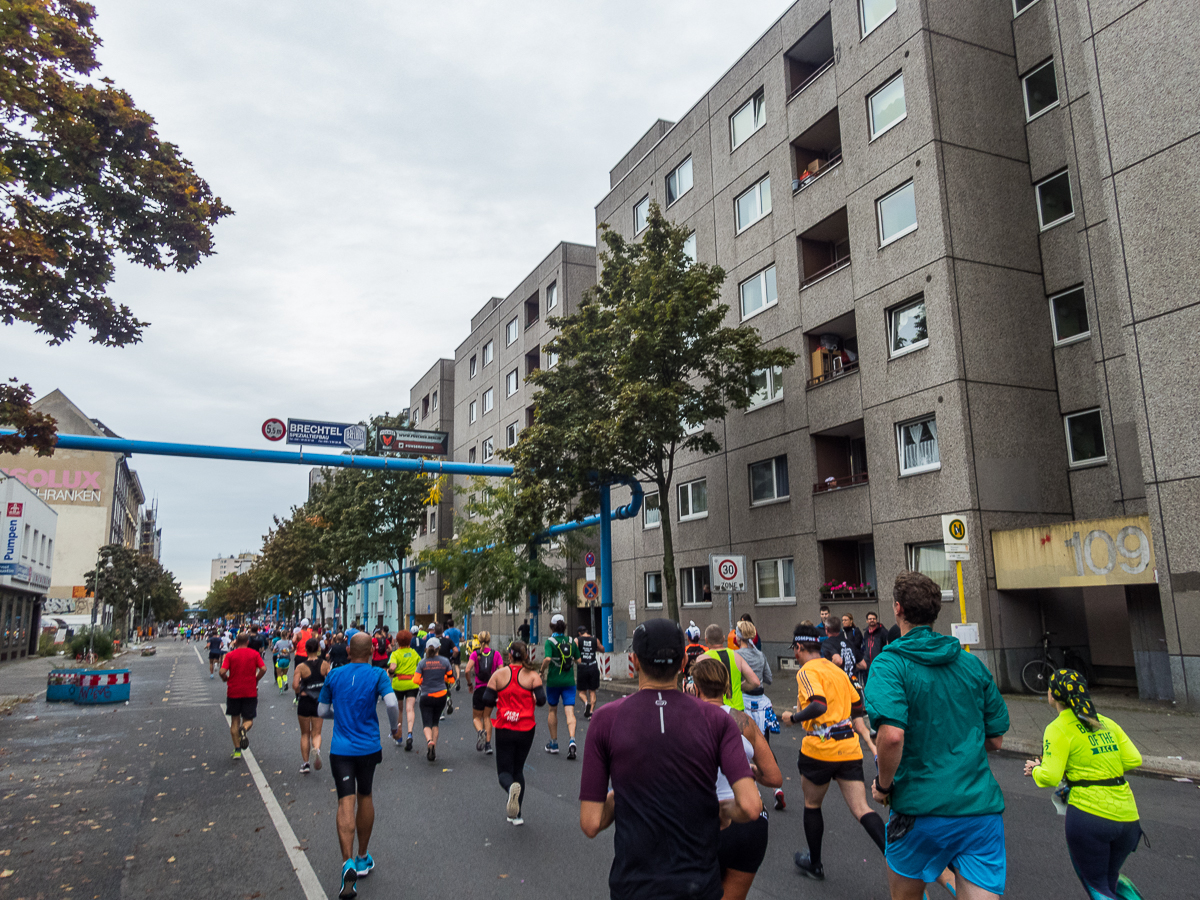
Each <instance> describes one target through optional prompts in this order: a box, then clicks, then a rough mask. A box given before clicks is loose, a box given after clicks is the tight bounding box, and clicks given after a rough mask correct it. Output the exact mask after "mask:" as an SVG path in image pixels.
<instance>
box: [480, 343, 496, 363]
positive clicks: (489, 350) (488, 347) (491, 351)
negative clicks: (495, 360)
mask: <svg viewBox="0 0 1200 900" xmlns="http://www.w3.org/2000/svg"><path fill="white" fill-rule="evenodd" d="M495 354H496V342H495V341H488V342H487V343H486V344H484V345H483V364H484V365H485V366H486V365H487V364H488V363H490V362H491V361H492V357H493V356H495Z"/></svg>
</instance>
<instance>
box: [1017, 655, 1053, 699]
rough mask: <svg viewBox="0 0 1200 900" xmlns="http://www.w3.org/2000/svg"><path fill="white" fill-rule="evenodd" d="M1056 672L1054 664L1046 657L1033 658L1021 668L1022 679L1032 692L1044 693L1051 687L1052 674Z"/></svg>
mask: <svg viewBox="0 0 1200 900" xmlns="http://www.w3.org/2000/svg"><path fill="white" fill-rule="evenodd" d="M1053 674H1054V666H1052V665H1050V663H1048V662H1046V661H1045V660H1044V659H1031V660H1030V661H1029V662H1027V663H1025V668H1023V669H1022V670H1021V681H1023V682H1024V683H1025V689H1026V690H1027V691H1029V693H1031V694H1044V693H1046V691H1047V690H1049V689H1050V676H1051V675H1053Z"/></svg>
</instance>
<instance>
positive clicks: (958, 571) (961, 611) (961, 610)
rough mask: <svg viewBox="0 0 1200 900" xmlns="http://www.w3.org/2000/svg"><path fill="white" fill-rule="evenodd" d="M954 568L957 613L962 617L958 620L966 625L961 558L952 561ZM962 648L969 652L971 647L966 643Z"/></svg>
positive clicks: (965, 598) (965, 602)
mask: <svg viewBox="0 0 1200 900" xmlns="http://www.w3.org/2000/svg"><path fill="white" fill-rule="evenodd" d="M954 569H955V574H957V575H958V613H959V615H960V616H961V617H962V618H961V619H959V621H960V622H962V623H963V624H964V625H966V624H967V595H966V594H964V593H963V580H962V560H961V559H960V560H958V561H957V562H955V563H954ZM963 649H965V650H966V651H967V652H968V653H970V652H971V648H970V647H969V646H967V645H966V644H964V645H963Z"/></svg>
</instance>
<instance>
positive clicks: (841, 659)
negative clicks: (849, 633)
mask: <svg viewBox="0 0 1200 900" xmlns="http://www.w3.org/2000/svg"><path fill="white" fill-rule="evenodd" d="M825 631H826V633H827V634H828V635H829V636H828V637H826V638H825V640H823V641H821V655H822V656H823V657H825V658H826V659H828V660H830V661H831V662H833V663H834V664H835V665H838V666H841V667H842V670H843V671H844V672H845V673H846V675H847V676H848V677H850V678H853V677H854V671H855V666H856V665H857V663H858V654H856V653H855V652H854V645H853V644H851V643H850V641H849V640H847V638H846V635H845V634H843V633H842V623H841V621H840V620H839V619H838V618H837V616H830V617H829V621H828V622H827V623H826V624H825Z"/></svg>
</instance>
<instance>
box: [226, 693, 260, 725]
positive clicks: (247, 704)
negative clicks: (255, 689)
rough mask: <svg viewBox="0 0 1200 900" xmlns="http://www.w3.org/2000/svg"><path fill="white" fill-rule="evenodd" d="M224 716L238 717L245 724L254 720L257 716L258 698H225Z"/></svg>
mask: <svg viewBox="0 0 1200 900" xmlns="http://www.w3.org/2000/svg"><path fill="white" fill-rule="evenodd" d="M225 715H227V716H229V717H231V718H232V717H233V716H240V717H241V718H243V719H245V720H246V721H247V722H249V721H251V720H253V719H254V717H255V716H257V715H258V698H257V697H226V698H225Z"/></svg>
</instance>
